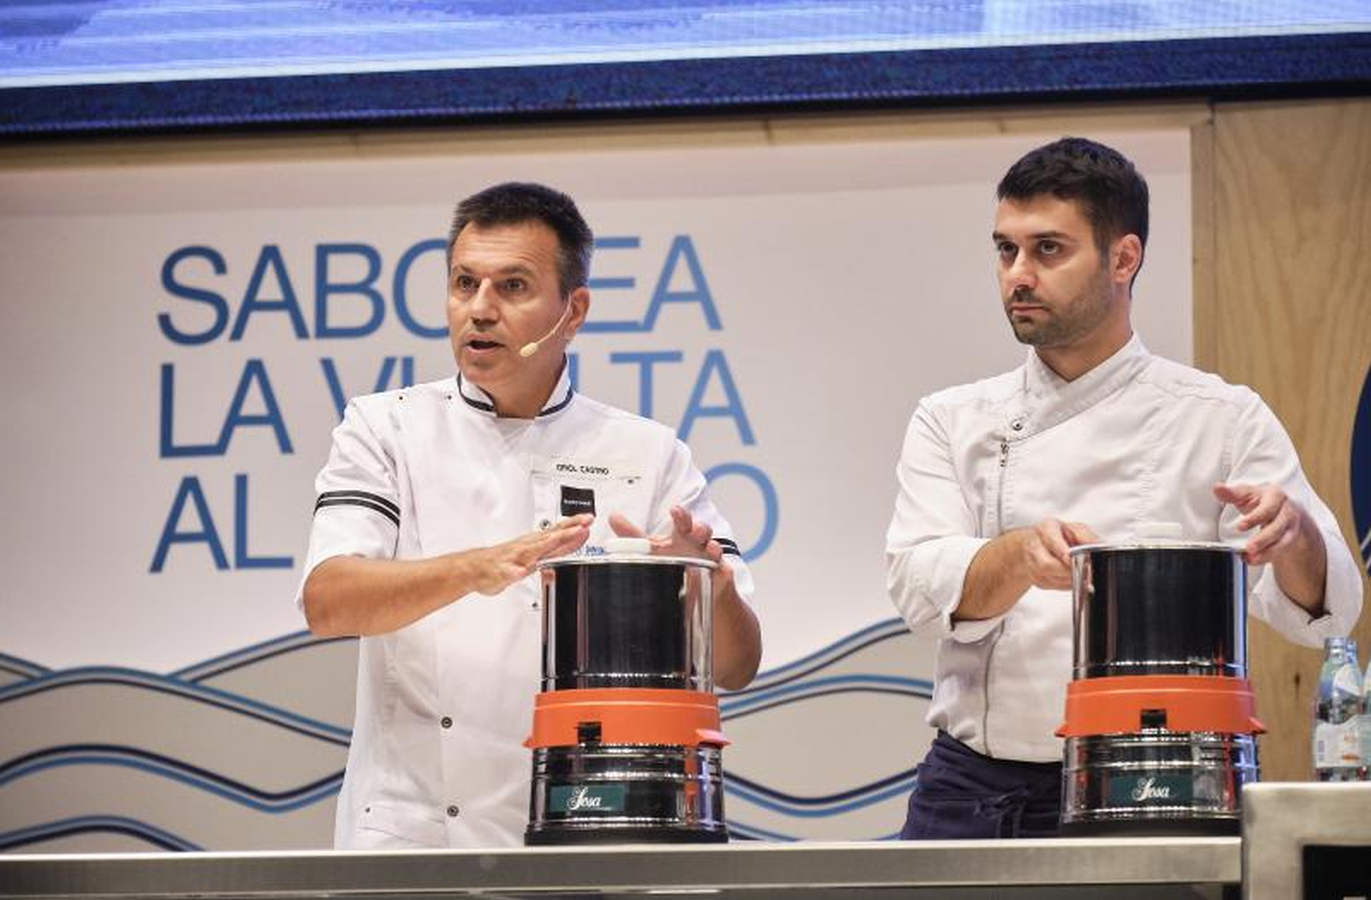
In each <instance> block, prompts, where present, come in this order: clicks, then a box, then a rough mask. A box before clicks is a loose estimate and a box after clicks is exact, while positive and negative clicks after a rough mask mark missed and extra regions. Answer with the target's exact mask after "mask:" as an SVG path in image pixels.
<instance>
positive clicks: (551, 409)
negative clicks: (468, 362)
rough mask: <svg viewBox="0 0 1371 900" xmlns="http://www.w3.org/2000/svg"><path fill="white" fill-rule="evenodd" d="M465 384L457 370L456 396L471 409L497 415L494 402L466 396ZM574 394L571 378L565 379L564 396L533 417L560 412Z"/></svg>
mask: <svg viewBox="0 0 1371 900" xmlns="http://www.w3.org/2000/svg"><path fill="white" fill-rule="evenodd" d="M564 366H565V364H564ZM557 378H558V380H559V381H560V380H561V376H560V375H558V376H557ZM465 384H466V382H465V381H463V380H462V373H461V372H458V373H457V396H459V397H461V398H462V400H463V401H464V402H465V403H466V405H467V406H470V407H471V408H472V409H479V410H480V411H481V412H486V413H491V414H493V415H498V414H497V413H496V412H495V404H494V403H487V402H485V401H484V400H477V399H476V398H475V397H468V396H467V392H466V391H465V390H463V389H462V386H463V385H465ZM472 387H474V388H476V390H478V391H480V392H481V393H483V394H486V392H485V390H484V389H482V388H481V386H480V385H476V384H473V385H472ZM575 395H576V391H575V390H574V389H573V388H572V387H571V380H570V379H567V385H566V396H565V397H563V398H562V399H561V400H560V401H558V402H557V403H555V404H553V405H552V406H545V407H543V408H542V410H541V411H540V412H539V413H538V415H537V416H535V417H534V418H537V419H541V418H542V417H543V416H550V415H552V414H553V413H556V412H561V411H562V410H564V409H566V408H567V406H568V405H569V404H570V403H571V400H572V398H573V397H574V396H575ZM486 396H487V397H489V396H490V395H489V394H486Z"/></svg>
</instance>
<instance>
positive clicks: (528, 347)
mask: <svg viewBox="0 0 1371 900" xmlns="http://www.w3.org/2000/svg"><path fill="white" fill-rule="evenodd" d="M569 312H571V300H569V299H568V300H567V302H566V309H564V310H562V314H561V316H559V317H558V318H557V324H556V325H553V326H552V330H551V331H549V332H548V333H547V334H545V335H543V336H542V337H540V338H538V340H536V341H529V342H528V343H527V344H524V345H523V346H522V347H520V348H519V355H520V356H522V357H523V358H524V359H528V358H529V357H530V356H532V355H533V354H535V353H537V352H538V348H539V347H540V346H542V343H543V341H546V340H547V339H548V338H550V337H552V336H553V335H554V334H556V333H557V332H558V331H560V330H561V328H562V326H563V325H565V324H566V317H567V313H569Z"/></svg>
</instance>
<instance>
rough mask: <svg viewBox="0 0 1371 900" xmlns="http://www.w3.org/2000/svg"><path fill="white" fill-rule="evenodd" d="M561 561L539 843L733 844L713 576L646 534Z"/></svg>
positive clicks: (551, 585) (551, 571)
mask: <svg viewBox="0 0 1371 900" xmlns="http://www.w3.org/2000/svg"><path fill="white" fill-rule="evenodd" d="M607 549H608V550H609V552H608V553H606V554H604V555H595V556H573V557H565V558H561V559H554V560H549V561H547V562H545V563H543V564H542V565H541V566H540V569H541V574H542V583H543V597H542V615H543V660H542V669H543V671H542V692H541V693H539V694H538V695H537V697H536V698H535V700H534V711H533V728H532V733H531V734H530V736H529V738H528V740H527V741H526V744H527V745H528V746H529V747H530V749H531V750H532V751H533V779H532V788H531V793H530V797H529V822H528V828H527V830H526V831H525V833H524V841H525V843H527V844H530V845H546V844H582V843H624V842H631V843H643V842H652V843H656V842H687V843H713V842H723V841H727V840H728V829H727V827H726V825H725V823H724V810H723V802H724V793H723V767H722V749H723V747H724V746H725V745H726V744H727V743H728V742H727V740H726V739H725V738H724V736H723V733H722V730H721V726H720V719H719V704H718V699H717V698H716V697H715V695H714V691H713V687H714V686H713V655H712V647H711V638H712V632H711V619H712V593H711V583H712V578H711V575H712V572H713V569H714V563H712V562H710V561H709V560H704V559H693V558H684V557H663V556H653V555H650V554H649V553H648V552H647V550H648V545H647V542H646V541H634V540H632V539H628V540H620V541H613V542H611V543H610V544H609V545H608V547H607Z"/></svg>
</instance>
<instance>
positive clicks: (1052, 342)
mask: <svg viewBox="0 0 1371 900" xmlns="http://www.w3.org/2000/svg"><path fill="white" fill-rule="evenodd" d="M1112 287H1113V286H1112V284H1111V283H1110V280H1109V275H1108V272H1107V271H1106V269H1105V266H1104V265H1103V264H1102V265H1101V266H1100V268H1099V270H1098V271H1097V272H1096V274H1095V276H1094V277H1092V278H1091V280H1090V282H1089V283H1088V284H1087V285H1086V289H1085V291H1084V292H1083V293H1081V294H1078V295H1076V296H1075V297H1074V298H1072V300H1071V301H1070V302H1068V303H1067V304H1066V305H1065V306H1063V307H1061V308H1060V309H1056V310H1053V309H1051V308H1045V309H1046V312H1047V316H1046V317H1045V319H1044V321H1042V322H1041V323H1037V322H1034V321H1032V320H1030V319H1024V320H1018V321H1016V320H1015V319H1014V316H1013V315H1012V314H1010V313H1009V311H1008V310H1006V311H1005V314H1006V316H1007V317H1008V318H1009V327H1010V328H1012V329H1013V331H1014V337H1015V338H1016V339H1017V340H1018V342H1019V343H1021V344H1027V345H1029V346H1030V347H1042V348H1047V349H1051V348H1054V347H1065V346H1068V345H1070V344H1073V343H1075V342H1076V341H1077V340H1079V339H1080V338H1081V337H1083V336H1084V335H1087V334H1089V333H1090V332H1092V331H1094V330H1095V329H1096V328H1097V327H1099V325H1100V323H1101V322H1103V321H1104V320H1105V319H1107V318H1108V317H1109V307H1110V304H1109V301H1110V299H1111V296H1112V293H1113V291H1112ZM1015 296H1016V297H1019V298H1022V299H1023V300H1025V301H1027V302H1030V303H1034V302H1039V301H1037V300H1036V299H1035V297H1034V294H1033V292H1032V291H1016V292H1015Z"/></svg>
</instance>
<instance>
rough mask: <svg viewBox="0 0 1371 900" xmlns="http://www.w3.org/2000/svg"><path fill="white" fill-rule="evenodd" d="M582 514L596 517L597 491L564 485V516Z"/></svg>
mask: <svg viewBox="0 0 1371 900" xmlns="http://www.w3.org/2000/svg"><path fill="white" fill-rule="evenodd" d="M582 513H590V514H591V515H592V516H593V515H595V491H593V490H591V489H590V488H578V487H572V486H571V485H569V484H564V485H562V515H564V516H579V515H581V514H582Z"/></svg>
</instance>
